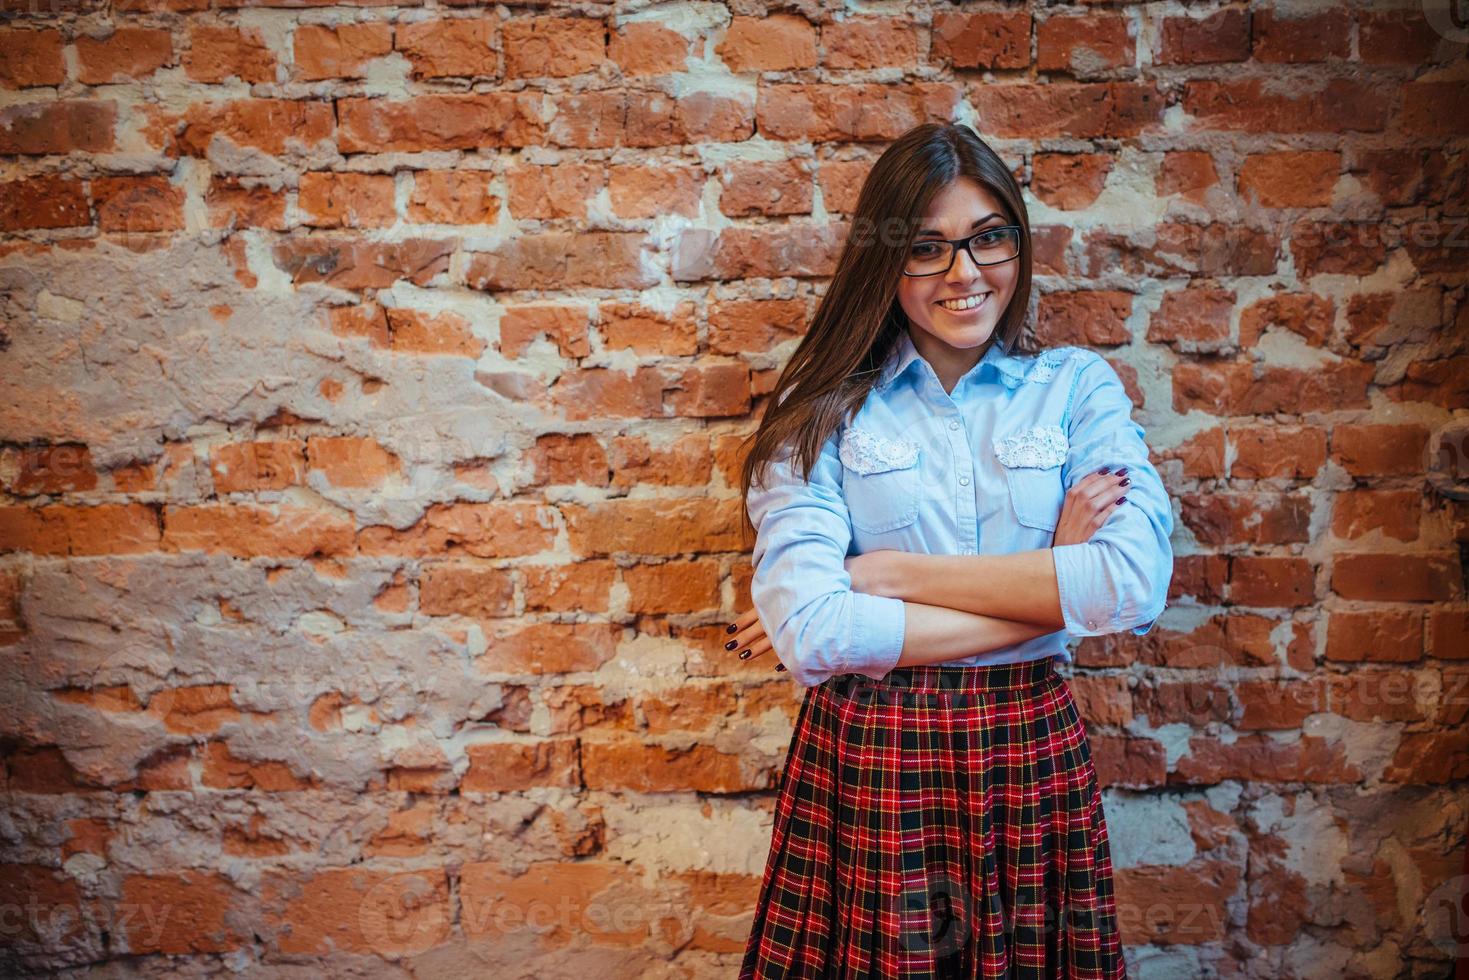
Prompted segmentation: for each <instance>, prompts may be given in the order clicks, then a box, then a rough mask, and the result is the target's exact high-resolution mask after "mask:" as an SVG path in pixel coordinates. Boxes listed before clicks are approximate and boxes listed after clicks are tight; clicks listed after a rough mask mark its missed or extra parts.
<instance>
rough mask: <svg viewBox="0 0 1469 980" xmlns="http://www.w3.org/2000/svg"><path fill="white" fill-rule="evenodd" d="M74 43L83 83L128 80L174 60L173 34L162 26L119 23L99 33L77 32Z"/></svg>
mask: <svg viewBox="0 0 1469 980" xmlns="http://www.w3.org/2000/svg"><path fill="white" fill-rule="evenodd" d="M73 44H74V45H75V46H76V53H77V80H78V81H79V82H81V83H82V84H83V85H106V84H108V83H109V82H131V81H134V80H137V79H143V78H147V77H148V76H149V75H151V74H153V73H154V72H155V71H157V70H158V69H160V68H162V67H164V66H165V65H169V64H172V63H173V37H172V36H171V35H170V34H169V32H168V31H165V30H155V29H153V28H145V27H121V28H118V29H117V30H114V31H112V32H111V33H110V34H107V35H105V36H102V37H91V36H89V35H86V34H79V35H78V36H77V38H76V40H75V41H74V42H73Z"/></svg>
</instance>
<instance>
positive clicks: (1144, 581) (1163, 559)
mask: <svg viewBox="0 0 1469 980" xmlns="http://www.w3.org/2000/svg"><path fill="white" fill-rule="evenodd" d="M1066 420H1067V421H1066V424H1065V426H1064V428H1065V429H1066V435H1067V440H1068V442H1069V444H1070V446H1069V450H1068V452H1067V458H1066V462H1065V464H1064V471H1063V472H1062V475H1061V477H1062V481H1063V484H1064V485H1065V487H1066V488H1067V490H1070V488H1071V487H1072V486H1073V485H1074V484H1075V483H1076V482H1077V481H1079V480H1080V479H1081V478H1082V477H1084V476H1086V475H1087V474H1088V473H1093V472H1095V471H1097V470H1099V469H1101V468H1102V467H1103V466H1107V467H1110V468H1111V469H1112V470H1113V471H1116V470H1117V469H1118V468H1119V467H1123V466H1125V467H1127V476H1128V478H1129V479H1130V480H1131V481H1132V482H1131V484H1130V485H1129V486H1127V487H1125V488H1124V490H1125V491H1126V497H1127V500H1126V502H1125V503H1123V504H1122V505H1120V506H1117V507H1114V508H1113V510H1112V513H1111V514H1110V515H1108V517H1107V520H1106V521H1105V523H1103V524H1102V526H1101V527H1100V528H1098V529H1097V531H1096V533H1095V534H1093V535H1092V537H1091V540H1089V541H1085V542H1082V543H1080V544H1065V545H1055V546H1053V547H1052V548H1051V556H1052V558H1053V559H1054V561H1055V564H1056V584H1057V587H1058V589H1059V591H1060V594H1061V612H1062V616H1063V617H1064V619H1065V622H1066V629H1067V632H1069V633H1071V634H1073V635H1076V636H1098V635H1101V634H1104V633H1120V632H1122V631H1123V630H1131V631H1132V632H1133V633H1135V634H1138V635H1142V634H1144V633H1147V632H1148V631H1149V630H1150V629H1152V627H1153V623H1154V621H1155V620H1156V619H1157V618H1158V616H1159V615H1160V614H1161V613H1162V612H1163V608H1164V607H1165V606H1166V605H1167V599H1168V585H1169V582H1170V581H1172V578H1173V547H1172V545H1171V544H1170V543H1169V538H1170V536H1171V535H1172V534H1173V505H1172V503H1171V502H1170V501H1169V499H1168V493H1167V491H1166V490H1165V489H1164V487H1163V480H1162V478H1161V477H1159V475H1158V471H1157V469H1156V468H1155V467H1154V466H1153V464H1152V463H1151V462H1149V460H1148V447H1147V443H1146V442H1145V441H1144V440H1143V427H1142V426H1141V425H1138V424H1137V423H1136V422H1134V421H1133V419H1132V399H1130V398H1129V397H1128V396H1127V391H1126V389H1125V388H1123V386H1122V381H1121V379H1120V378H1118V377H1117V372H1116V371H1115V370H1113V368H1112V365H1110V364H1108V363H1107V361H1106V360H1105V359H1104V358H1102V357H1101V356H1100V355H1094V357H1093V359H1091V360H1089V361H1088V362H1087V363H1086V364H1084V365H1082V366H1081V367H1080V368H1079V369H1078V370H1077V373H1076V375H1075V377H1074V379H1073V384H1072V387H1071V390H1070V395H1069V399H1068V405H1067V409H1066Z"/></svg>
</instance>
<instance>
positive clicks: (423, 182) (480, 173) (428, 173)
mask: <svg viewBox="0 0 1469 980" xmlns="http://www.w3.org/2000/svg"><path fill="white" fill-rule="evenodd" d="M493 179H494V175H493V174H492V173H491V172H490V171H487V170H421V171H419V172H417V173H415V174H414V175H413V193H412V196H411V197H409V199H408V213H407V219H408V220H409V221H412V222H420V223H423V224H446V225H493V224H494V223H495V222H496V221H498V220H499V216H500V198H499V197H498V196H497V195H495V194H493V193H491V192H490V182H491V181H492V180H493Z"/></svg>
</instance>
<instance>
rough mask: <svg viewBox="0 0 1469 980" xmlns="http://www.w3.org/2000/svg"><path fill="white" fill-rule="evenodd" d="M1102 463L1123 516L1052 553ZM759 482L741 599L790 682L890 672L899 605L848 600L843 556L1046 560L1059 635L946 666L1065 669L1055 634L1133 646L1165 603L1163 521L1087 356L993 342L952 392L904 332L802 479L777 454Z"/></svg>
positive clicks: (1106, 376) (1134, 449) (1108, 387)
mask: <svg viewBox="0 0 1469 980" xmlns="http://www.w3.org/2000/svg"><path fill="white" fill-rule="evenodd" d="M1103 466H1107V467H1111V468H1112V469H1114V470H1115V469H1117V468H1118V467H1122V466H1126V467H1127V476H1128V478H1129V479H1130V480H1131V481H1132V483H1131V485H1130V486H1127V487H1124V488H1123V490H1124V491H1125V493H1126V498H1127V499H1126V502H1125V503H1123V504H1121V505H1120V506H1115V507H1113V508H1112V512H1111V514H1109V515H1108V517H1107V519H1106V522H1105V523H1104V524H1103V525H1102V526H1101V527H1100V528H1098V529H1097V531H1096V533H1095V534H1093V535H1092V537H1091V540H1089V541H1087V542H1084V543H1082V544H1068V545H1059V546H1056V547H1051V541H1052V538H1053V537H1054V535H1055V530H1056V522H1057V519H1058V518H1059V516H1060V513H1061V505H1062V502H1063V499H1064V496H1065V493H1066V490H1067V489H1068V488H1070V487H1071V486H1072V485H1073V484H1075V483H1076V482H1077V481H1078V480H1080V479H1081V478H1082V477H1084V476H1086V475H1087V474H1088V473H1092V472H1095V471H1096V470H1098V469H1101V468H1102V467H1103ZM756 476H757V480H756V482H755V484H754V485H753V486H752V487H751V490H750V493H749V496H748V497H747V500H746V502H747V504H748V506H749V510H750V518H751V520H752V521H753V522H754V525H755V527H756V529H757V532H758V533H757V536H756V542H755V547H754V550H753V553H752V556H751V557H752V562H753V565H754V577H753V578H752V580H751V583H750V593H751V598H752V599H753V600H754V603H755V608H756V610H757V611H758V612H759V614H760V620H761V622H762V623H763V624H764V626H765V628H766V630H767V632H768V635H769V637H770V641H771V645H772V646H773V647H774V649H775V653H776V655H777V656H778V657H779V658H780V660H781V662H783V663H784V664H785V665H786V668H787V669H788V670H789V671H790V672H791V676H792V678H793V679H794V680H795V681H796V682H797V683H798V684H802V685H805V686H808V687H809V686H813V685H815V684H819V683H821V682H822V681H824V680H825V679H826V678H828V677H830V676H832V675H834V674H841V673H848V672H855V673H859V674H865V675H866V676H868V677H872V678H874V679H878V678H881V677H883V676H884V675H885V674H887V673H888V671H890V670H891V669H892V668H893V667H894V666H896V664H897V661H898V656H899V654H900V653H901V651H902V648H903V630H904V619H905V617H904V610H903V602H902V600H900V599H895V598H891V597H888V596H877V595H869V594H866V593H861V592H853V591H852V587H851V586H852V579H851V576H850V575H849V574H848V573H847V571H846V568H845V566H844V562H845V559H846V558H847V556H848V555H855V554H863V553H865V552H868V551H875V550H879V549H894V550H898V551H909V552H917V553H921V554H934V555H973V554H1008V553H1011V552H1016V551H1027V550H1031V549H1035V548H1051V554H1052V555H1053V556H1054V560H1055V565H1056V580H1057V585H1058V586H1059V591H1060V596H1061V612H1062V614H1063V618H1064V621H1065V623H1066V627H1065V629H1062V630H1057V631H1056V632H1054V633H1048V634H1046V635H1044V636H1038V637H1035V638H1033V639H1030V640H1027V641H1025V642H1022V643H1017V644H1014V645H1011V646H1008V647H1005V648H1002V649H998V650H992V651H989V652H987V653H982V654H977V655H975V656H972V657H967V658H962V659H957V660H949V661H944V662H943V663H945V664H953V665H961V666H976V665H980V664H995V663H1014V662H1019V661H1026V660H1033V659H1037V658H1041V657H1053V656H1060V657H1061V658H1062V659H1063V660H1065V661H1067V662H1070V660H1071V654H1070V650H1069V648H1068V647H1067V638H1068V636H1097V635H1101V634H1105V633H1118V632H1122V631H1124V630H1131V631H1132V632H1133V633H1136V634H1143V633H1146V632H1148V630H1149V629H1151V628H1152V626H1153V621H1154V620H1155V619H1156V618H1157V617H1158V615H1159V614H1160V613H1161V612H1162V611H1163V607H1164V606H1165V604H1166V600H1167V594H1168V584H1169V581H1170V579H1171V578H1172V575H1173V550H1172V546H1171V545H1170V543H1169V537H1170V535H1171V534H1172V533H1173V508H1172V505H1171V503H1170V501H1169V499H1168V495H1167V493H1166V492H1165V490H1164V489H1163V482H1162V480H1161V479H1160V478H1159V476H1158V471H1157V470H1156V469H1155V468H1154V467H1153V465H1152V464H1151V463H1150V462H1149V461H1148V449H1147V446H1146V444H1145V443H1144V441H1143V428H1142V426H1140V425H1138V424H1137V423H1136V422H1134V421H1133V419H1132V401H1131V399H1130V398H1128V396H1127V392H1126V391H1125V390H1124V389H1123V387H1122V382H1121V381H1120V380H1119V379H1118V377H1117V372H1116V371H1114V370H1113V369H1112V366H1111V365H1110V364H1108V363H1107V362H1106V360H1105V359H1103V358H1102V356H1101V355H1099V354H1097V353H1096V352H1094V351H1090V350H1087V349H1085V348H1081V347H1060V348H1055V349H1051V350H1045V351H1042V352H1041V353H1040V354H1035V355H1017V354H1009V353H1006V351H1005V349H1004V348H1003V347H1002V346H1001V344H1000V341H999V340H998V338H997V339H996V341H995V343H993V344H991V345H990V347H989V349H988V350H987V351H986V352H985V355H984V357H983V358H981V359H980V361H979V362H978V363H977V364H976V365H975V366H974V367H973V368H971V369H970V370H969V371H968V372H966V373H965V374H964V376H963V377H961V378H960V379H959V381H958V382H957V383H956V384H955V385H954V390H953V392H952V393H949V392H945V391H944V388H943V385H942V384H941V383H940V381H939V379H938V375H937V374H935V373H934V370H933V367H932V366H931V365H930V364H929V363H928V361H927V360H925V359H924V358H923V357H922V356H921V355H920V354H919V353H918V349H917V348H916V347H914V346H913V340H912V337H911V336H909V334H908V332H907V331H906V330H905V331H904V332H903V334H902V336H901V339H900V341H899V343H898V345H897V346H896V347H895V349H894V352H893V354H892V356H891V357H889V358H888V360H887V361H886V362H885V363H884V364H883V365H882V367H881V368H880V373H879V375H878V380H877V382H876V383H875V385H874V387H873V389H872V391H871V392H870V393H869V394H868V396H867V399H866V401H865V402H864V403H863V405H862V407H861V409H860V410H859V411H858V412H857V414H856V416H855V417H854V418H852V420H851V421H850V422H849V423H846V424H844V425H842V426H840V427H838V429H837V430H836V431H835V432H833V433H832V435H831V437H830V438H828V440H827V442H826V444H825V445H824V446H823V447H822V452H821V457H820V459H819V460H818V461H817V463H816V465H815V466H814V467H813V469H812V471H811V477H810V481H809V482H807V481H803V480H802V479H801V478H800V476H799V475H798V473H797V472H796V470H795V468H794V464H793V461H792V455H791V452H790V449H789V447H787V449H786V450H785V452H784V453H783V454H782V455H781V456H779V457H777V459H776V461H775V462H773V463H772V464H771V465H770V466H769V467H767V468H766V470H765V474H764V476H765V485H763V486H762V485H761V484H760V482H759V479H758V478H759V476H760V474H756ZM1120 495H1121V494H1119V496H1120Z"/></svg>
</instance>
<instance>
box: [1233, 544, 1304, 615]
mask: <svg viewBox="0 0 1469 980" xmlns="http://www.w3.org/2000/svg"><path fill="white" fill-rule="evenodd" d="M1315 582H1316V574H1315V571H1314V570H1313V569H1312V568H1311V563H1310V561H1308V560H1307V559H1305V558H1292V557H1280V558H1275V557H1265V556H1254V555H1236V556H1235V557H1234V558H1232V559H1231V560H1230V569H1229V598H1230V600H1231V601H1232V602H1234V603H1236V604H1238V605H1242V606H1265V607H1277V606H1283V607H1287V608H1290V607H1299V606H1309V605H1312V604H1314V603H1315V601H1316V597H1315Z"/></svg>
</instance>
